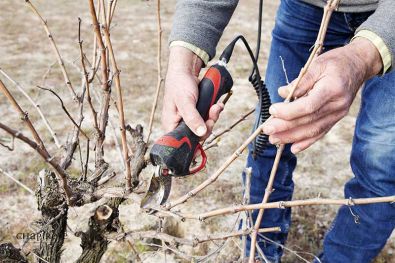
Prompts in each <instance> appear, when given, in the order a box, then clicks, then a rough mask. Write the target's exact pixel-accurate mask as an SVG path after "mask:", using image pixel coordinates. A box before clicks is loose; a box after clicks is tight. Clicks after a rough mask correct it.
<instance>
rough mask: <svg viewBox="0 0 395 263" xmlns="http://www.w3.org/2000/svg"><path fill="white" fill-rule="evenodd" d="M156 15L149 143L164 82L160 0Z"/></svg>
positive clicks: (157, 4) (158, 0)
mask: <svg viewBox="0 0 395 263" xmlns="http://www.w3.org/2000/svg"><path fill="white" fill-rule="evenodd" d="M156 17H157V43H158V50H157V58H156V61H157V71H158V72H157V79H158V80H157V85H156V92H155V97H154V102H153V104H152V108H151V115H150V120H149V124H148V135H147V143H149V139H150V136H151V132H152V126H153V124H154V118H155V111H156V108H157V105H158V99H159V93H160V88H161V86H162V83H163V77H162V24H161V18H160V0H157V3H156Z"/></svg>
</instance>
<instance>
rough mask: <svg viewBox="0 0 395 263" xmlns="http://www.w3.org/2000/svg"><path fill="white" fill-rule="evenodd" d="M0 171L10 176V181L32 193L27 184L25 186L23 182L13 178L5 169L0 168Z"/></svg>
mask: <svg viewBox="0 0 395 263" xmlns="http://www.w3.org/2000/svg"><path fill="white" fill-rule="evenodd" d="M0 173H2V174H4V175H5V176H7V177H8V178H10V179H11V180H12V181H14V182H15V183H16V184H17V185H19V186H21V187H22V188H23V189H25V190H26V191H28V192H29V193H31V194H32V195H34V191H33V190H32V189H30V188H29V187H28V186H26V185H25V184H24V183H22V182H20V181H19V180H17V179H15V178H14V176H12V175H11V174H9V173H7V172H6V171H4V170H3V169H1V168H0Z"/></svg>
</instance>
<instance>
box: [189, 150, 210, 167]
mask: <svg viewBox="0 0 395 263" xmlns="http://www.w3.org/2000/svg"><path fill="white" fill-rule="evenodd" d="M198 152H200V155H201V156H202V162H201V163H200V165H199V166H198V167H196V168H193V169H192V170H190V171H189V174H195V173H197V172H200V171H201V170H202V169H203V168H204V167H205V166H206V163H207V155H206V152H205V151H204V150H203V147H202V145H201V144H200V143H198V144H197V146H196V150H195V154H194V158H195V157H196V156H197V153H198Z"/></svg>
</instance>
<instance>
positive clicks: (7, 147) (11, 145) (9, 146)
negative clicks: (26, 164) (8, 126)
mask: <svg viewBox="0 0 395 263" xmlns="http://www.w3.org/2000/svg"><path fill="white" fill-rule="evenodd" d="M1 140H2V139H1V138H0V145H1V146H3V147H4V148H6V149H7V150H9V151H10V152H12V151H13V150H14V149H15V138H14V137H11V142H10V145H6V144H5V143H3V142H2V141H1Z"/></svg>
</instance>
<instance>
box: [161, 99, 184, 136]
mask: <svg viewBox="0 0 395 263" xmlns="http://www.w3.org/2000/svg"><path fill="white" fill-rule="evenodd" d="M161 120H162V127H163V129H164V130H165V132H166V133H167V132H170V131H172V130H174V129H175V128H176V127H177V125H178V123H179V122H180V120H181V116H180V115H179V114H178V113H177V108H176V105H175V104H174V103H168V104H165V105H164V106H163V109H162V117H161Z"/></svg>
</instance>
